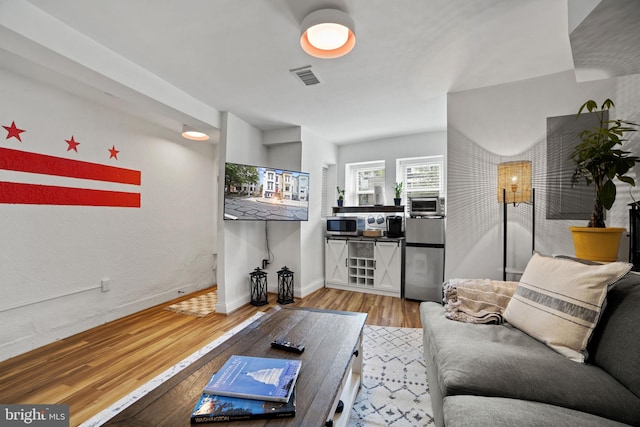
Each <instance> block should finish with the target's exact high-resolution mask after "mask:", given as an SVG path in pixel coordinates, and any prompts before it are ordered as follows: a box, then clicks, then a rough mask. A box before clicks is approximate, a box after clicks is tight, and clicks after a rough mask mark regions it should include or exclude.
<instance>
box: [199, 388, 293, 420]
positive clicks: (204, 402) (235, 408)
mask: <svg viewBox="0 0 640 427" xmlns="http://www.w3.org/2000/svg"><path fill="white" fill-rule="evenodd" d="M295 399H296V394H295V392H293V393H292V394H291V398H290V399H289V401H288V402H271V401H268V400H256V399H242V398H240V397H227V396H217V395H214V394H207V393H202V396H200V399H199V400H198V403H196V406H195V408H194V409H193V412H192V413H191V422H192V423H194V424H197V423H216V422H227V421H242V420H258V419H269V418H288V417H295V415H296V401H295Z"/></svg>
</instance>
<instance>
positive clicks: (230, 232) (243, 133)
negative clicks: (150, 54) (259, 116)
mask: <svg viewBox="0 0 640 427" xmlns="http://www.w3.org/2000/svg"><path fill="white" fill-rule="evenodd" d="M225 162H234V163H243V164H247V165H256V166H261V165H266V163H267V148H266V147H265V146H263V145H262V134H261V132H260V130H258V129H257V128H255V127H253V126H251V125H250V124H248V123H246V122H245V121H243V120H242V119H240V118H238V117H236V116H235V115H233V114H232V113H223V114H222V117H221V129H220V156H219V164H218V168H219V179H218V218H220V219H221V220H220V221H218V249H219V252H218V304H217V305H216V311H217V312H219V313H230V312H232V311H233V310H235V309H237V308H239V307H241V306H242V305H244V304H246V303H248V302H249V301H250V300H251V294H250V291H249V283H250V280H249V273H251V271H253V269H254V268H256V267H259V266H261V262H262V259H263V258H265V257H266V245H265V238H264V236H265V223H264V222H262V221H224V220H222V218H224V199H223V197H224V164H225Z"/></svg>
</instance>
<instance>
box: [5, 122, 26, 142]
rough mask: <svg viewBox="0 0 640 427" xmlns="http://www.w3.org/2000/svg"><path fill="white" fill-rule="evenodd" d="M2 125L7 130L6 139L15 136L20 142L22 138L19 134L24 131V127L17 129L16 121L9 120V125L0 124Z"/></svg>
mask: <svg viewBox="0 0 640 427" xmlns="http://www.w3.org/2000/svg"><path fill="white" fill-rule="evenodd" d="M2 127H3V128H5V129H6V130H7V132H8V133H7V139H9V138H11V137H15V138H16V139H17V140H18V141H20V142H22V139H20V134H21V133H22V132H24V129H18V128H17V127H16V122H11V126H2Z"/></svg>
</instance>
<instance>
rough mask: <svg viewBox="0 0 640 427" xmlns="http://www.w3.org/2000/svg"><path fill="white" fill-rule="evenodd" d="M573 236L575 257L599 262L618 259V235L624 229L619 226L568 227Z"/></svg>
mask: <svg viewBox="0 0 640 427" xmlns="http://www.w3.org/2000/svg"><path fill="white" fill-rule="evenodd" d="M569 229H570V230H571V235H572V236H573V246H574V248H575V250H576V257H578V258H582V259H588V260H591V261H599V262H613V261H617V260H618V249H619V247H620V236H621V235H622V233H623V232H625V231H626V229H625V228H620V227H606V228H593V227H569Z"/></svg>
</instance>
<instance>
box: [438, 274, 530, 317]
mask: <svg viewBox="0 0 640 427" xmlns="http://www.w3.org/2000/svg"><path fill="white" fill-rule="evenodd" d="M517 286H518V282H503V281H500V280H489V279H450V280H449V281H447V282H445V284H444V303H445V306H444V307H445V316H446V317H447V319H451V320H458V321H460V322H468V323H495V324H501V323H502V322H503V318H502V314H503V313H504V311H505V310H506V308H507V304H509V301H510V300H511V297H512V296H513V294H514V293H515V291H516V287H517Z"/></svg>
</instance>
